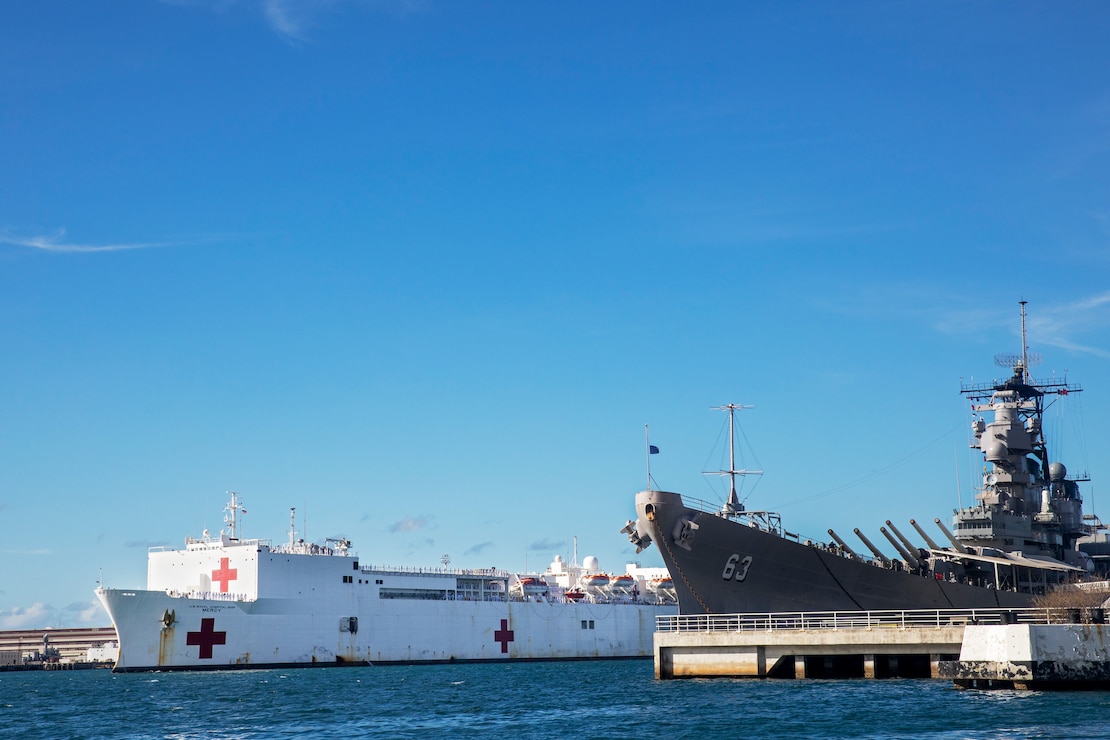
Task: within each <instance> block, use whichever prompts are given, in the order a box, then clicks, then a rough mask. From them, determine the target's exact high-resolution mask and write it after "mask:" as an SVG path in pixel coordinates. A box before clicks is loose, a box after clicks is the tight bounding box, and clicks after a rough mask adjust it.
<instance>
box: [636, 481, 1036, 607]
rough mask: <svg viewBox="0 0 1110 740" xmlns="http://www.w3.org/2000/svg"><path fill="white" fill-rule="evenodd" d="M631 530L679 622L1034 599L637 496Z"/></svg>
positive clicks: (664, 496)
mask: <svg viewBox="0 0 1110 740" xmlns="http://www.w3.org/2000/svg"><path fill="white" fill-rule="evenodd" d="M636 516H637V522H636V528H637V530H638V532H640V533H641V534H648V535H649V536H650V537H651V541H652V542H654V543H655V544H656V545H657V546H658V547H659V551H660V553H661V554H662V556H663V560H664V562H665V563H666V566H667V568H668V569H669V570H670V573H671V577H672V578H673V580H674V586H675V590H676V592H677V595H678V603H679V611H680V612H681V613H682V614H706V613H710V614H735V613H745V612H791V611H838V610H845V611H848V610H887V609H951V608H956V609H972V608H998V607H1003V608H1008V607H1021V606H1029V605H1030V603H1031V599H1032V595H1031V594H1027V593H1016V592H1012V591H999V590H996V589H994V588H983V587H979V586H973V585H967V584H962V583H951V582H948V581H943V580H937V579H935V578H933V577H924V576H922V575H918V574H915V573H911V572H907V571H903V570H892V569H888V568H883V567H878V566H876V565H873V564H871V563H870V562H865V561H860V560H854V559H851V558H849V557H845V556H843V555H841V554H838V553H837V552H835V551H833V550H830V549H827V548H825V547H824V546H823V545H819V544H818V545H807V544H803V543H800V542H796V541H794V540H791V539H787V538H785V537H782V536H780V535H778V534H774V533H769V532H765V531H762V530H760V529H757V528H754V527H751V526H747V525H746V524H742V523H739V522H737V521H733V520H730V519H727V518H725V517H722V516H719V515H717V514H712V513H706V512H702V511H699V510H697V509H693V508H689V507H688V506H686V505H685V504H684V503H683V501H682V497H681V496H680V495H679V494H677V493H668V492H666V491H641V492H640V493H638V494H637V495H636Z"/></svg>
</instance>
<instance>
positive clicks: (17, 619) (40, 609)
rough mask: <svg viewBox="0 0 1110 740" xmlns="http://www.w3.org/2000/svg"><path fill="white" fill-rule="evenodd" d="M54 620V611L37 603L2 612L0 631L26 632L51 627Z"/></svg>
mask: <svg viewBox="0 0 1110 740" xmlns="http://www.w3.org/2000/svg"><path fill="white" fill-rule="evenodd" d="M53 620H54V610H53V609H52V608H50V607H49V606H47V605H46V604H44V603H42V602H41V601H36V602H35V603H34V604H31V606H29V607H26V608H24V607H19V606H17V607H14V608H12V609H8V610H6V611H0V629H5V630H26V629H39V628H45V627H49V626H51V622H53Z"/></svg>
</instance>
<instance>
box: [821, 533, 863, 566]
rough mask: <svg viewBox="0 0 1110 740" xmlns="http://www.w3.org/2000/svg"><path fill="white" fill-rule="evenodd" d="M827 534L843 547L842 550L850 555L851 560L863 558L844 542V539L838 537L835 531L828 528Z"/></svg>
mask: <svg viewBox="0 0 1110 740" xmlns="http://www.w3.org/2000/svg"><path fill="white" fill-rule="evenodd" d="M829 536H830V537H832V538H833V540H835V541H836V544H838V545H840V546H841V547H842V548H844V552H846V553H848V554H849V555H851V556H852V560H863V558H861V557H860V556H859V555H856V551H855V550H853V549H852V548H850V547H848V544H847V543H846V542H844V540H842V539H840V535H838V534H837V533H836V532H834V531H832V530H831V529H830V530H829Z"/></svg>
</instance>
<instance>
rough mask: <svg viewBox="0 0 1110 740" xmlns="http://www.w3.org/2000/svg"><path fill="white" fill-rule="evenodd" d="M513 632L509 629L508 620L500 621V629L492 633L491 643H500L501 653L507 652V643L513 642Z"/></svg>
mask: <svg viewBox="0 0 1110 740" xmlns="http://www.w3.org/2000/svg"><path fill="white" fill-rule="evenodd" d="M513 634H514V633H513V631H512V630H511V629H509V620H507V619H502V620H501V629H499V630H497V631H496V632H494V633H493V641H494V642H499V643H501V652H502V653H507V652H509V643H510V642H513Z"/></svg>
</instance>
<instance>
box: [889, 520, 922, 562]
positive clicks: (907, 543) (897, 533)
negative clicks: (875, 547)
mask: <svg viewBox="0 0 1110 740" xmlns="http://www.w3.org/2000/svg"><path fill="white" fill-rule="evenodd" d="M886 526H888V527H890V531H891V532H894V536H895V537H897V538H898V539H900V540H902V544H903V545H905V546H906V549H907V550H909V551H910V553H917V552H918V551H919V550H920V548H919V547H918V546H917V545H915V544H913V543H912V542H910V541H909V540H908V539H906V536H905V535H904V534H902V533H901V532H900V531H899V530H898V527H895V526H894V522H892V521H890V520H889V519H887V520H886ZM918 557H920V556H918Z"/></svg>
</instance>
